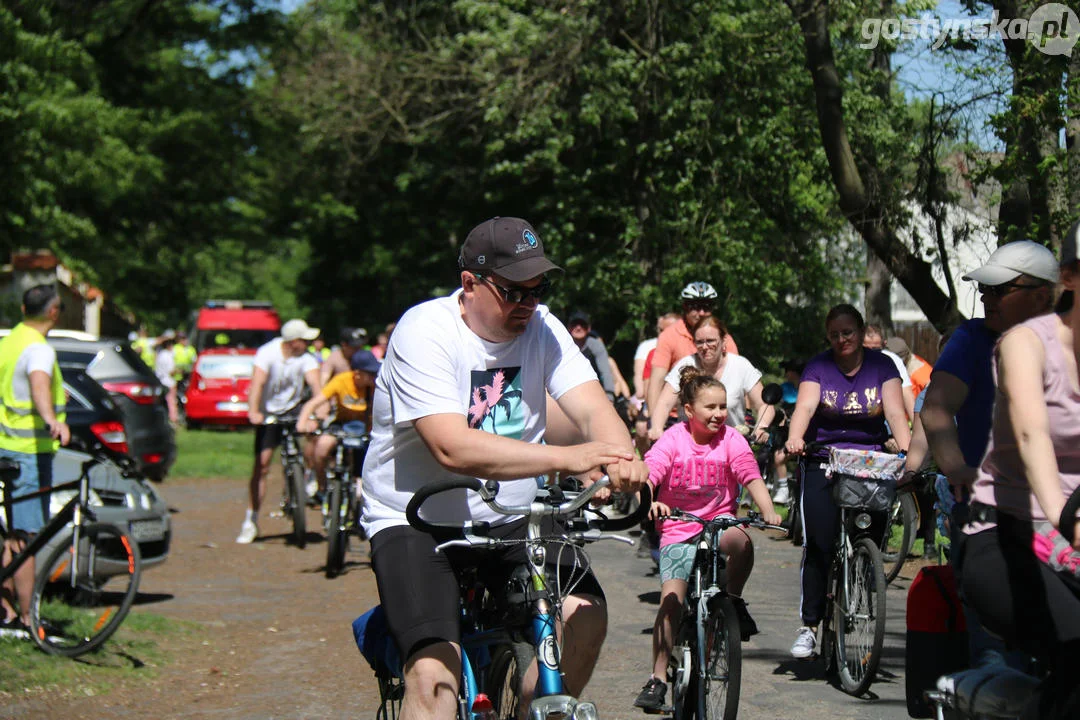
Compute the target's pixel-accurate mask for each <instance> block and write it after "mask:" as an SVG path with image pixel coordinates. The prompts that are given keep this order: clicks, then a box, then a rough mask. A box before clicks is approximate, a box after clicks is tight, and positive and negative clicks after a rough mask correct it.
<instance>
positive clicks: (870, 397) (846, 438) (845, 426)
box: [802, 350, 900, 454]
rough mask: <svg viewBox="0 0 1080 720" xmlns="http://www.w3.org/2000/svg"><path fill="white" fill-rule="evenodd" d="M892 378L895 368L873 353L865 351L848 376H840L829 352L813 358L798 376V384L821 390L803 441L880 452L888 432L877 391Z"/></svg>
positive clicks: (889, 361)
mask: <svg viewBox="0 0 1080 720" xmlns="http://www.w3.org/2000/svg"><path fill="white" fill-rule="evenodd" d="M893 378H896V379H899V378H900V373H899V372H897V370H896V364H895V363H893V361H892V360H890V359H889V358H888V357H886V356H885V355H883V354H882V353H880V352H878V351H877V350H865V351H864V353H863V362H862V367H860V368H859V371H858V372H857V373H855V374H854V375H851V376H847V375H845V374H844V373H842V372H840V368H838V367H837V366H836V361H834V360H833V356H832V351H831V350H826V351H825V352H823V353H821V354H819V355H815V356H814V357H813V358H811V359H810V362H808V363H807V364H806V369H805V370H804V371H803V374H802V382H815V383H817V384H818V385H820V386H821V396H820V398H819V399H818V406H817V410H816V411H815V412H814V416H813V417H812V418H811V419H810V427H809V428H808V429H807V431H806V436H805V439H806V441H807V442H817V443H821V444H823V445H827V446H829V447H837V448H856V449H859V450H882V449H884V445H885V441H886V440H887V439H888V437H889V432H888V430H887V429H886V427H885V409H884V406H883V405H882V402H881V388H882V386H883V385H884V384H885V382H886V381H888V380H891V379H893ZM819 454H823V453H819Z"/></svg>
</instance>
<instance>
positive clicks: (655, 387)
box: [647, 281, 739, 408]
mask: <svg viewBox="0 0 1080 720" xmlns="http://www.w3.org/2000/svg"><path fill="white" fill-rule="evenodd" d="M679 298H680V299H681V300H682V318H680V319H679V321H678V322H676V323H675V324H674V325H671V326H669V327H668V328H667V329H666V330H664V331H663V332H662V333H660V337H659V338H658V339H657V341H656V351H655V352H654V353H653V359H652V370H651V374H650V376H649V393H648V396H647V398H648V405H649V407H650V408H652V407H653V406H655V405H656V399H657V398H658V397H659V396H660V390H661V389H663V387H664V378H665V377H666V376H667V374H668V371H669V370H670V369H671V368H673V367H674V366H675V363H677V362H678V361H680V360H682V359H683V358H684V357H686V356H687V355H693V354H694V353H695V352H697V347H696V346H695V345H694V328H696V327H697V324H698V323H699V322H701V318H703V317H706V316H707V315H712V311H713V305H715V304H716V289H715V288H713V286H712V285H710V284H709V283H707V282H701V281H698V282H692V283H690V284H689V285H687V286H686V287H684V288H683V289H682V292H681V293H679ZM724 351H725V352H729V353H732V354H734V355H738V354H739V348H738V347H737V346H736V345H735V341H734V340H732V339H731V333H727V335H725V337H724Z"/></svg>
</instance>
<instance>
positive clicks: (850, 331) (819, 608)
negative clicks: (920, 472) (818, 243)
mask: <svg viewBox="0 0 1080 720" xmlns="http://www.w3.org/2000/svg"><path fill="white" fill-rule="evenodd" d="M863 329H864V323H863V318H862V315H861V314H860V313H859V311H858V310H856V309H855V308H854V307H852V306H851V305H847V304H844V305H837V306H836V307H834V308H833V309H832V310H830V311H829V314H828V315H827V316H826V317H825V337H826V338H827V339H828V341H829V345H830V349H829V350H826V351H825V352H823V353H821V354H819V355H816V356H814V357H813V358H811V359H810V361H809V362H808V363H807V364H806V369H805V370H804V371H803V375H802V381H801V382H800V383H799V396H798V399H797V400H796V401H795V412H794V413H793V414H792V418H791V429H790V431H789V432H788V441H787V450H788V452H790V453H792V454H794V455H798V454H801V453H802V452H803V451H804V450H805V449H806V442H807V441H810V442H815V443H819V444H821V445H825V446H828V447H838V448H856V449H859V450H883V449H884V446H885V441H886V440H887V439H888V437H889V431H888V429H886V427H885V421H886V420H888V421H889V426H890V427H891V429H892V431H893V437H894V438H895V439H896V442H897V444H898V445H899V446H900V448H901V449H903V450H905V451H906V450H907V447H908V442H909V441H910V439H911V433H910V430H909V429H908V424H907V415H906V414H905V411H904V396H903V390H902V389H901V387H900V375H899V373H898V372H897V370H896V365H895V364H894V363H893V361H892V360H890V359H889V358H888V357H886V356H885V355H882V354H881V353H880V352H878V351H877V350H866V349H864V348H863ZM826 452H827V451H826ZM825 454H826V453H824V452H818V453H816V454H815V456H814V457H812V458H811V460H818V459H821V460H823V459H825ZM802 518H803V561H802V607H800V608H799V613H800V615H801V616H802V621H803V627H801V628H799V635H798V637H797V638H796V639H795V644H794V645H792V647H791V654H792V655H793V656H794V657H797V658H808V657H810V656H812V655H813V654H814V648H815V645H816V644H817V626H818V623H819V622H820V621H821V617H822V615H823V614H824V612H825V591H826V587H825V584H826V580H827V578H826V574H827V572H828V568H829V557H830V555H831V554H832V548H833V544H834V543H835V542H836V536H837V534H838V533H839V531H840V528H839V521H840V511H839V510H838V509H837V507H836V505H834V504H833V501H832V496H831V495H830V493H829V487H828V481H827V479H826V478H825V471H824V470H823V469H821V467H820V462H807V463H806V467H805V472H804V473H803V478H802Z"/></svg>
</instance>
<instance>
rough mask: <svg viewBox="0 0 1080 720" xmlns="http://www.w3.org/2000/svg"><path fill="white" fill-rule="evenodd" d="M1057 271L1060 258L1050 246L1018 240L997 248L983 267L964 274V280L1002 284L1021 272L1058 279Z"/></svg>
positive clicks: (1018, 275) (1048, 278)
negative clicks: (1058, 258) (1056, 256)
mask: <svg viewBox="0 0 1080 720" xmlns="http://www.w3.org/2000/svg"><path fill="white" fill-rule="evenodd" d="M1058 274H1059V273H1058V261H1057V258H1055V257H1054V253H1052V252H1051V251H1050V249H1049V248H1047V247H1046V246H1045V245H1040V244H1039V243H1037V242H1032V241H1031V240H1017V241H1016V242H1011V243H1005V244H1004V245H1002V246H1001V247H999V248H998V249H997V250H995V251H994V253H993V254H992V255H991V256H990V259H989V260H987V261H986V263H985V264H984V265H983V266H982V267H980V268H977V269H975V270H972V271H971V272H969V273H968V274H967V275H964V280H974V281H975V282H977V283H982V284H983V285H1001V284H1003V283H1007V282H1009V281H1010V280H1015V279H1016V278H1018V277H1020V275H1030V276H1031V277H1034V278H1038V279H1040V280H1045V281H1046V282H1049V283H1056V282H1057V281H1058Z"/></svg>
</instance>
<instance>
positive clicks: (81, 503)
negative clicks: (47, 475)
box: [0, 463, 96, 582]
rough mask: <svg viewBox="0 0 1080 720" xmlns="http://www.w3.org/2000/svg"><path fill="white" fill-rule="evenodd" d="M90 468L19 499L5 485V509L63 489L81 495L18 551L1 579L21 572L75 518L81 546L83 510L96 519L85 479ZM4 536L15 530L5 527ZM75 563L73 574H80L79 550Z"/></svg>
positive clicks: (75, 528) (0, 572)
mask: <svg viewBox="0 0 1080 720" xmlns="http://www.w3.org/2000/svg"><path fill="white" fill-rule="evenodd" d="M95 464H96V463H95ZM87 470H88V468H86V467H84V468H83V472H82V475H80V477H79V479H78V480H72V481H71V482H66V483H61V484H60V485H51V486H49V487H44V488H41V489H39V490H35V491H34V492H32V493H26V494H25V495H20V496H19V497H17V498H10V497H8V491H7V489H6V488H5V490H4V506H5V509H6V508H8V507H10V506H11V505H14V504H17V503H21V502H27V501H29V500H34V499H37V498H40V497H43V496H45V495H52V494H53V493H56V492H60V491H63V490H73V489H78V494H76V495H75V496H74V497H72V498H71V499H70V500H68V501H67V503H66V504H65V505H64V507H62V508H61V509H60V511H59V512H57V513H56V514H55V515H54V516H53V517H52V518H51V519H50V520H49V522H47V523H46V524H45V526H44V527H43V528H41V530H39V531H38V533H37V535H36V536H35V537H34V539H33V540H31V541H30V542H29V543H28V544H27V545H26V548H25V549H24V550H23V551H22V552H20V553H17V554H16V555H15V556H14V557H13V558H12V559H11V562H10V563H8V564H7V565H5V566H4V567H2V568H0V582H4V581H6V580H8V579H9V578H11V577H14V576H15V573H16V571H18V569H19V568H20V567H22V566H23V564H25V563H26V561H27V560H29V559H30V558H32V557H34V556H35V555H37V553H38V551H39V550H41V548H43V547H45V544H46V543H48V542H49V541H50V540H52V539H53V538H54V537H55V536H56V535H59V534H60V532H62V531H63V529H64V527H65V526H66V525H67V524H68V523H69V522H71V521H74V528H73V530H72V532H73V535H74V543H76V547H77V546H78V545H77V544H78V542H79V535H80V532H79V531H80V529H81V527H82V523H83V519H82V515H83V512H84V511H85V512H86V514H88V515H90V519H91V520H93V519H94V518H93V514H92V512H91V511H90V509H89V507H88V505H89V498H90V482H89V480H86V481H85V482H84V480H85V479H86V478H87V477H88V476H87ZM3 535H4V537H5V538H7V537H10V535H11V533H10V532H9V531H8V530H7V529H6V528H5V530H4V532H3ZM71 562H72V573H73V575H77V573H78V571H79V553H74V554H73V555H72V558H71Z"/></svg>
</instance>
